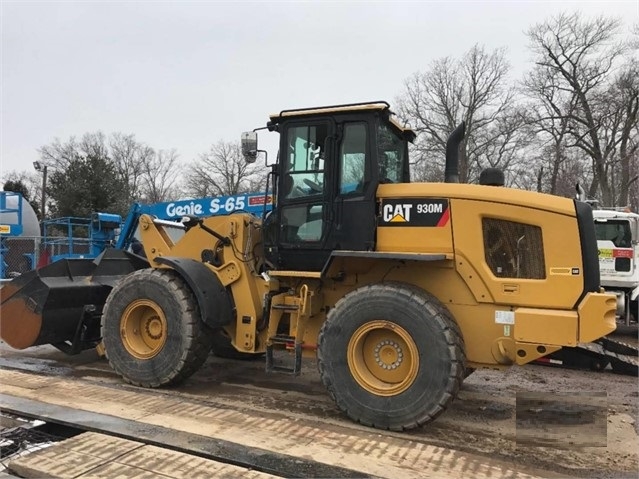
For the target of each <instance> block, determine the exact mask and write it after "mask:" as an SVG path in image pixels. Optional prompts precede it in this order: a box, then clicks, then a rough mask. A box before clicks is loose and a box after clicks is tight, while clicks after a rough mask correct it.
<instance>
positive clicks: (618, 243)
mask: <svg viewBox="0 0 639 479" xmlns="http://www.w3.org/2000/svg"><path fill="white" fill-rule="evenodd" d="M595 233H596V235H597V240H599V241H612V242H613V244H614V245H615V247H616V248H630V247H632V232H631V231H630V223H628V222H627V221H624V220H608V221H601V222H600V221H595Z"/></svg>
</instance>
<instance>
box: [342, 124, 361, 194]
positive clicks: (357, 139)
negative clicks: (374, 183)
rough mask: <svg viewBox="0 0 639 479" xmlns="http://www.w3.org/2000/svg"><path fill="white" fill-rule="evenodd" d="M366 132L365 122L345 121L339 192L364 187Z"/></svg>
mask: <svg viewBox="0 0 639 479" xmlns="http://www.w3.org/2000/svg"><path fill="white" fill-rule="evenodd" d="M367 142H368V141H367V134H366V124H365V123H347V124H346V125H345V126H344V135H343V138H342V144H341V146H340V152H339V158H340V176H339V192H340V194H349V193H361V192H362V191H363V189H364V176H365V171H366V170H365V165H366V145H367Z"/></svg>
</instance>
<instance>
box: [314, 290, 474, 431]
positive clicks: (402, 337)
mask: <svg viewBox="0 0 639 479" xmlns="http://www.w3.org/2000/svg"><path fill="white" fill-rule="evenodd" d="M317 359H318V367H319V372H320V377H321V379H322V382H323V383H324V386H326V388H327V389H328V392H329V393H330V395H331V397H332V398H333V399H334V400H335V402H336V403H337V406H338V407H339V408H340V409H341V410H342V411H344V412H345V413H346V414H347V415H348V416H349V417H350V418H351V419H353V420H355V421H358V422H360V423H362V424H364V425H367V426H373V427H377V428H381V429H392V430H396V431H401V430H406V429H411V428H414V427H418V426H421V425H423V424H426V423H427V422H429V421H431V420H433V419H434V418H435V417H437V416H438V415H439V414H441V413H442V412H443V411H444V410H445V409H446V408H447V407H448V405H449V404H450V403H451V401H452V400H453V399H454V397H455V396H456V395H457V392H458V391H459V387H460V385H461V383H462V381H463V379H464V373H465V368H464V365H465V359H466V358H465V354H464V342H463V339H462V336H461V332H460V330H459V327H458V326H457V324H456V323H455V321H454V320H453V318H452V317H451V315H450V313H449V312H448V310H447V309H446V308H445V307H444V306H443V305H442V304H441V303H440V302H439V301H438V300H437V299H436V298H435V297H434V296H432V295H430V294H428V293H426V292H425V291H423V290H421V289H418V288H415V287H414V286H411V285H405V284H398V283H383V284H377V285H371V286H365V287H363V288H359V289H357V290H355V291H353V292H351V293H349V294H347V295H346V296H345V297H344V298H342V299H341V300H340V301H338V303H337V304H336V305H335V308H334V309H333V310H332V311H331V312H330V313H329V315H328V318H327V319H326V322H325V323H324V324H323V326H322V328H321V330H320V333H319V339H318V349H317Z"/></svg>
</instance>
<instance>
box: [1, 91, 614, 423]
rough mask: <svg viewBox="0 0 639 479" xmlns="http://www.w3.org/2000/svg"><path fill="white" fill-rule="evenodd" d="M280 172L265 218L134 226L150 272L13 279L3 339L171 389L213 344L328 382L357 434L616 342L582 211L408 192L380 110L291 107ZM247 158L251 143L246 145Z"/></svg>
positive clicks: (423, 415)
mask: <svg viewBox="0 0 639 479" xmlns="http://www.w3.org/2000/svg"><path fill="white" fill-rule="evenodd" d="M266 128H267V129H268V130H269V131H272V132H277V133H279V135H280V148H279V151H280V153H279V157H278V161H277V162H276V164H274V165H272V166H271V168H272V172H271V174H270V178H272V194H273V196H274V198H275V201H274V208H273V210H272V211H271V212H270V213H269V214H268V215H265V217H264V218H263V219H260V218H258V217H256V216H253V215H250V214H248V213H241V212H240V213H234V214H230V215H227V216H216V217H209V218H206V219H198V218H193V217H186V218H184V220H183V221H182V222H181V223H179V224H173V226H179V227H181V228H184V232H183V236H182V237H181V238H180V239H179V240H172V239H171V238H172V237H175V236H176V235H170V234H169V230H168V228H170V227H171V225H170V224H168V223H167V222H162V221H158V220H156V219H154V218H152V217H150V216H148V215H144V216H142V217H141V219H140V223H139V228H140V230H139V231H140V238H141V241H142V244H143V246H144V252H145V258H143V257H141V256H136V255H133V254H130V253H128V252H124V251H116V250H107V251H105V253H104V254H103V256H102V257H100V258H98V259H97V260H96V261H94V262H82V261H81V260H68V261H65V262H63V263H61V264H59V265H56V264H54V265H51V266H49V267H47V268H43V269H41V270H39V271H36V272H32V273H29V274H26V275H23V276H22V277H21V278H17V279H16V280H14V281H13V282H12V283H9V284H8V285H6V286H5V287H4V288H3V289H2V290H1V291H0V295H1V300H2V311H1V314H2V322H1V328H0V330H1V333H2V338H3V339H4V340H5V341H6V342H8V343H9V344H10V345H12V346H14V347H16V348H25V347H29V346H32V345H36V344H46V343H50V344H54V345H56V346H58V347H61V348H63V349H67V350H71V351H77V350H80V349H82V348H84V347H92V346H95V345H96V344H97V343H98V342H100V341H102V344H103V347H104V349H105V351H106V356H107V357H108V360H109V362H110V364H111V366H112V367H113V369H114V370H115V371H117V372H118V374H120V375H121V376H122V378H123V379H124V380H125V381H127V382H129V383H132V384H136V385H139V386H144V387H160V386H167V385H170V384H175V383H178V382H180V381H182V380H184V379H186V378H187V377H189V376H190V375H191V374H192V373H193V372H195V371H196V370H197V369H198V368H199V367H200V366H201V365H202V363H203V362H204V361H205V359H206V357H207V354H208V353H209V351H210V349H211V345H212V344H213V342H215V341H216V338H217V340H219V339H220V337H222V338H225V340H226V341H227V344H230V345H232V347H233V348H234V349H235V350H236V351H237V352H238V353H242V354H243V355H251V354H253V355H264V356H265V359H266V369H267V371H270V372H276V371H280V372H285V373H292V374H299V372H300V369H301V362H302V358H303V357H316V358H317V363H318V367H319V372H320V376H321V380H322V381H323V383H324V385H325V386H326V388H327V389H328V392H329V394H330V395H331V397H332V398H333V399H334V400H335V402H336V403H337V406H338V407H339V408H340V409H341V410H342V411H344V412H345V413H346V415H348V416H349V417H350V418H352V419H353V420H355V421H358V422H360V423H362V424H365V425H369V426H374V427H377V428H382V429H392V430H405V429H410V428H414V427H418V426H420V425H423V424H426V423H428V422H429V421H431V420H432V419H434V418H435V417H437V416H438V415H439V414H441V413H442V412H443V411H445V410H446V408H447V407H448V406H449V404H450V403H451V401H452V400H453V399H454V398H455V396H456V394H457V392H458V390H459V387H460V385H461V383H462V381H463V379H464V377H465V376H466V375H467V374H469V373H470V371H472V370H473V369H474V368H480V367H492V368H502V367H506V366H509V365H512V364H526V363H528V362H530V361H533V360H535V359H537V358H539V357H542V356H544V355H547V354H549V353H552V352H554V351H557V350H559V349H560V348H561V347H562V346H575V345H577V344H578V343H585V342H589V341H592V340H595V339H597V338H600V337H602V336H604V335H606V334H608V333H610V332H611V331H613V330H614V328H615V309H616V302H615V301H616V298H615V296H614V295H612V294H605V293H603V292H602V291H601V290H600V287H599V263H598V258H597V242H596V237H595V230H594V223H593V218H592V212H591V208H590V206H588V205H587V204H585V203H581V202H579V201H573V200H571V199H567V198H559V197H554V196H549V195H543V194H538V193H533V192H528V191H520V190H515V189H510V188H505V187H500V186H494V185H497V184H501V181H500V175H501V179H503V174H501V173H500V172H499V171H495V170H490V171H487V172H486V174H485V175H482V178H483V181H482V183H484V184H479V185H469V184H459V183H456V182H455V181H456V176H457V173H456V168H457V167H456V164H457V152H458V149H459V143H460V142H461V141H462V139H463V135H464V132H463V124H462V125H460V127H459V128H457V129H456V130H455V131H454V132H453V133H452V134H451V136H450V138H449V141H448V151H447V164H446V181H445V182H442V183H410V182H409V159H408V143H409V142H411V141H412V140H413V139H414V138H415V134H414V133H413V131H411V130H410V129H408V128H405V127H403V126H402V125H400V124H399V123H398V122H397V121H396V120H395V119H394V117H393V115H392V113H391V110H390V107H389V105H388V104H387V103H385V102H375V103H363V104H350V105H339V106H329V107H318V108H309V109H300V110H286V111H282V112H280V113H278V114H275V115H272V116H271V117H270V121H269V122H268V124H267V127H266ZM242 148H243V152H244V154H245V156H246V158H247V161H255V159H256V158H257V157H258V151H259V150H258V146H257V133H255V132H249V133H246V134H244V135H243V139H242Z"/></svg>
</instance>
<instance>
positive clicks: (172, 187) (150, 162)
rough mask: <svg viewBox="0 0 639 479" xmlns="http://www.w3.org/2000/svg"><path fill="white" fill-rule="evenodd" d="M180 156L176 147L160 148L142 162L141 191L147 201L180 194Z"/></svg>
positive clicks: (157, 201)
mask: <svg viewBox="0 0 639 479" xmlns="http://www.w3.org/2000/svg"><path fill="white" fill-rule="evenodd" d="M178 158H179V155H178V154H177V152H176V151H175V150H174V149H173V150H160V151H158V152H157V153H155V152H153V154H152V155H151V156H150V157H149V158H146V159H145V161H144V162H143V163H142V176H141V186H140V192H141V197H142V198H144V200H145V201H146V202H148V203H159V202H162V201H169V200H171V199H176V198H177V197H178V196H180V191H179V187H178V186H177V178H178V175H179V170H178V168H179V165H178V163H177V161H178Z"/></svg>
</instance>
